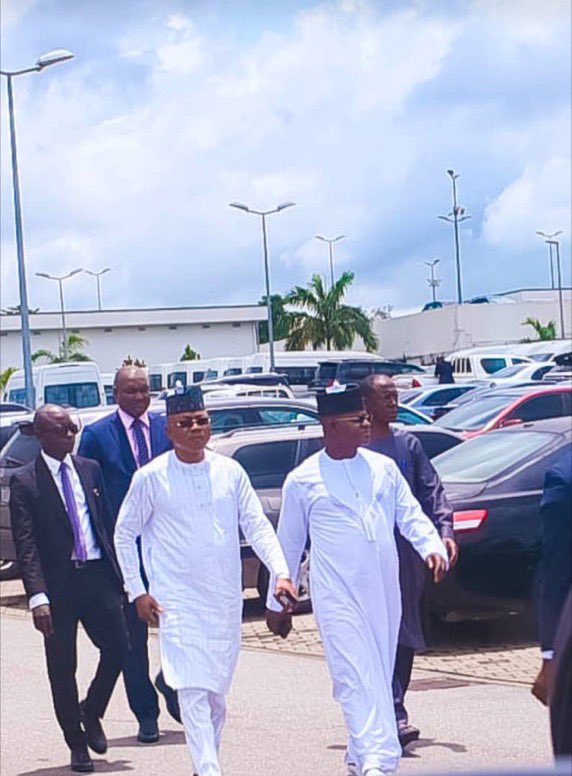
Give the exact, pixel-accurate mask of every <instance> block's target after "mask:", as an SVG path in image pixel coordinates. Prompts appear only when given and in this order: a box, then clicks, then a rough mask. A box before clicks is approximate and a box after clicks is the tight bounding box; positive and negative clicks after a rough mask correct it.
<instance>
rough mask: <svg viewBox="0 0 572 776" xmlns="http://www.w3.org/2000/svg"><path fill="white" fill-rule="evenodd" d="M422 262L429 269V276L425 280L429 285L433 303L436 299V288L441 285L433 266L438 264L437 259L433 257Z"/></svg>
mask: <svg viewBox="0 0 572 776" xmlns="http://www.w3.org/2000/svg"><path fill="white" fill-rule="evenodd" d="M423 263H424V264H426V265H427V266H428V267H429V269H430V271H431V277H430V278H427V282H428V283H429V285H430V286H431V292H432V294H433V304H435V302H436V301H437V289H438V288H439V286H440V285H441V281H440V280H439V278H438V277H436V276H435V267H436V266H437V264H439V259H433V261H424V262H423Z"/></svg>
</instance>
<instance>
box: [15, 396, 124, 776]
mask: <svg viewBox="0 0 572 776" xmlns="http://www.w3.org/2000/svg"><path fill="white" fill-rule="evenodd" d="M33 429H34V433H35V435H36V436H37V438H38V440H39V442H40V446H41V448H42V449H41V452H40V454H39V455H38V457H37V458H36V460H35V461H32V462H31V463H29V464H28V465H27V466H24V467H22V468H21V469H19V470H18V471H17V472H15V473H14V474H13V476H12V478H11V480H10V518H11V522H12V532H13V534H14V541H15V544H16V549H17V553H18V562H19V565H20V570H21V574H22V579H23V582H24V587H25V589H26V594H27V596H28V598H29V605H30V609H31V610H32V616H33V619H34V626H35V627H36V629H37V630H39V631H40V633H42V635H43V636H44V647H45V653H46V661H47V666H48V677H49V680H50V686H51V689H52V698H53V703H54V709H55V712H56V717H57V720H58V722H59V724H60V727H61V729H62V731H63V734H64V738H65V740H66V743H67V745H68V746H69V748H70V750H71V769H72V771H78V772H82V773H87V772H91V771H93V769H94V766H93V762H92V760H91V758H90V756H89V753H88V749H87V747H88V746H89V747H90V748H91V749H93V751H94V752H97V753H98V754H104V753H105V752H106V751H107V739H106V737H105V733H104V731H103V728H102V726H101V721H100V720H101V717H103V714H104V712H105V709H106V707H107V704H108V702H109V699H110V698H111V694H112V692H113V688H114V687H115V683H116V681H117V678H118V676H119V674H120V672H121V669H122V666H123V662H124V659H125V656H126V653H127V649H128V637H127V629H126V625H125V620H124V617H123V608H122V602H123V583H122V577H121V572H120V570H119V566H118V565H117V561H116V558H115V552H114V549H113V541H112V537H111V532H110V528H111V519H110V514H109V507H108V505H107V500H106V495H105V491H104V486H103V479H102V476H101V469H100V467H99V465H98V464H97V463H95V462H94V461H89V460H86V459H83V458H79V457H76V456H72V455H71V452H72V450H73V446H74V441H75V436H76V434H77V431H78V429H77V426H76V425H75V424H74V423H73V422H72V420H71V418H70V416H69V413H68V412H66V410H64V409H63V408H62V407H58V406H56V405H45V406H44V407H42V408H41V409H40V410H38V411H37V412H36V414H35V416H34V424H33ZM79 622H81V623H82V625H83V627H84V628H85V631H86V633H87V634H88V636H89V637H90V639H91V641H92V642H93V643H94V644H95V646H96V647H97V648H98V649H99V651H100V658H99V664H98V667H97V671H96V673H95V676H94V678H93V681H92V682H91V685H90V687H89V690H88V692H87V695H86V698H85V700H84V701H83V702H82V703H80V702H79V698H78V689H77V683H76V679H75V673H76V665H77V644H76V641H77V628H78V623H79Z"/></svg>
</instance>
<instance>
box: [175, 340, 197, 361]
mask: <svg viewBox="0 0 572 776" xmlns="http://www.w3.org/2000/svg"><path fill="white" fill-rule="evenodd" d="M200 357H201V354H200V353H199V352H198V351H196V350H193V348H192V347H191V346H190V345H189V344H187V345H186V347H185V349H184V350H183V355H182V356H181V358H180V359H179V361H198V360H199V359H200Z"/></svg>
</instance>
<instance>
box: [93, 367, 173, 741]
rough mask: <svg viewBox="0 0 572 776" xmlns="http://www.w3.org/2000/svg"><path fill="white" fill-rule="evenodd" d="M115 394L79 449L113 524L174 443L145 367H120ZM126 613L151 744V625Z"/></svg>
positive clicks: (154, 711)
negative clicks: (101, 486) (143, 474)
mask: <svg viewBox="0 0 572 776" xmlns="http://www.w3.org/2000/svg"><path fill="white" fill-rule="evenodd" d="M113 393H114V397H115V401H116V402H117V405H118V408H117V412H114V413H113V414H112V415H108V416H107V417H105V418H103V419H102V420H99V421H97V422H96V423H93V424H91V425H90V426H86V428H85V429H84V431H83V434H82V437H81V443H80V446H79V450H78V454H79V455H81V456H83V457H84V458H92V459H93V460H95V461H97V462H98V463H99V465H100V466H101V469H102V471H103V478H104V481H105V486H106V490H107V493H108V496H109V500H110V502H111V514H112V518H113V522H114V525H115V521H116V520H117V515H118V513H119V508H120V506H121V503H122V502H123V499H124V498H125V495H126V494H127V491H128V490H129V486H130V484H131V479H132V477H133V475H134V474H135V472H136V471H137V469H138V468H140V467H141V466H144V465H145V464H146V463H148V462H149V461H150V460H151V459H152V458H155V457H156V456H158V455H161V453H164V452H166V451H167V450H170V449H171V447H172V444H171V441H170V440H169V438H168V437H167V434H166V431H165V426H166V418H165V416H164V415H161V414H159V413H151V412H149V411H148V410H149V403H150V395H149V380H148V378H147V373H146V372H145V370H144V369H141V368H140V367H135V366H126V367H122V368H121V369H120V370H119V371H118V372H117V374H116V375H115V381H114V385H113ZM125 616H126V619H127V626H128V629H129V637H130V642H131V651H130V654H129V658H128V660H127V664H126V666H125V670H124V679H125V689H126V691H127V698H128V700H129V706H130V708H131V711H132V712H133V714H134V715H135V716H136V718H137V720H138V722H139V731H138V735H137V739H138V740H139V741H140V742H141V743H145V744H150V743H154V742H155V741H157V740H158V739H159V728H158V725H157V718H158V717H159V702H158V696H157V692H156V690H155V687H154V686H153V683H152V681H151V679H150V678H149V655H148V650H147V639H148V629H147V624H146V623H145V622H143V621H142V620H140V619H139V618H138V617H137V612H136V610H135V607H134V605H133V604H131V605H128V606H126V607H125ZM155 684H156V686H157V689H158V690H160V692H162V693H163V694H164V695H165V700H166V701H167V709H168V711H169V713H170V714H171V716H173V717H174V718H175V719H176V720H177V721H178V722H180V716H179V709H178V702H177V695H176V693H175V692H174V691H173V690H172V689H171V688H170V687H168V686H167V685H166V684H165V681H164V679H163V675H162V673H160V674H159V675H158V676H157V678H156V681H155Z"/></svg>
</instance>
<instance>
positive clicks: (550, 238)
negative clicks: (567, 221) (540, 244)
mask: <svg viewBox="0 0 572 776" xmlns="http://www.w3.org/2000/svg"><path fill="white" fill-rule="evenodd" d="M536 234H537V235H539V236H540V237H542V239H543V240H544V242H545V243H546V244H547V245H548V260H549V262H550V287H551V288H556V284H555V283H554V256H553V255H552V246H553V245H554V242H553V241H554V239H555V238H556V237H558V235H559V234H562V230H560V231H559V232H554V234H545V232H537V233H536Z"/></svg>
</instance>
